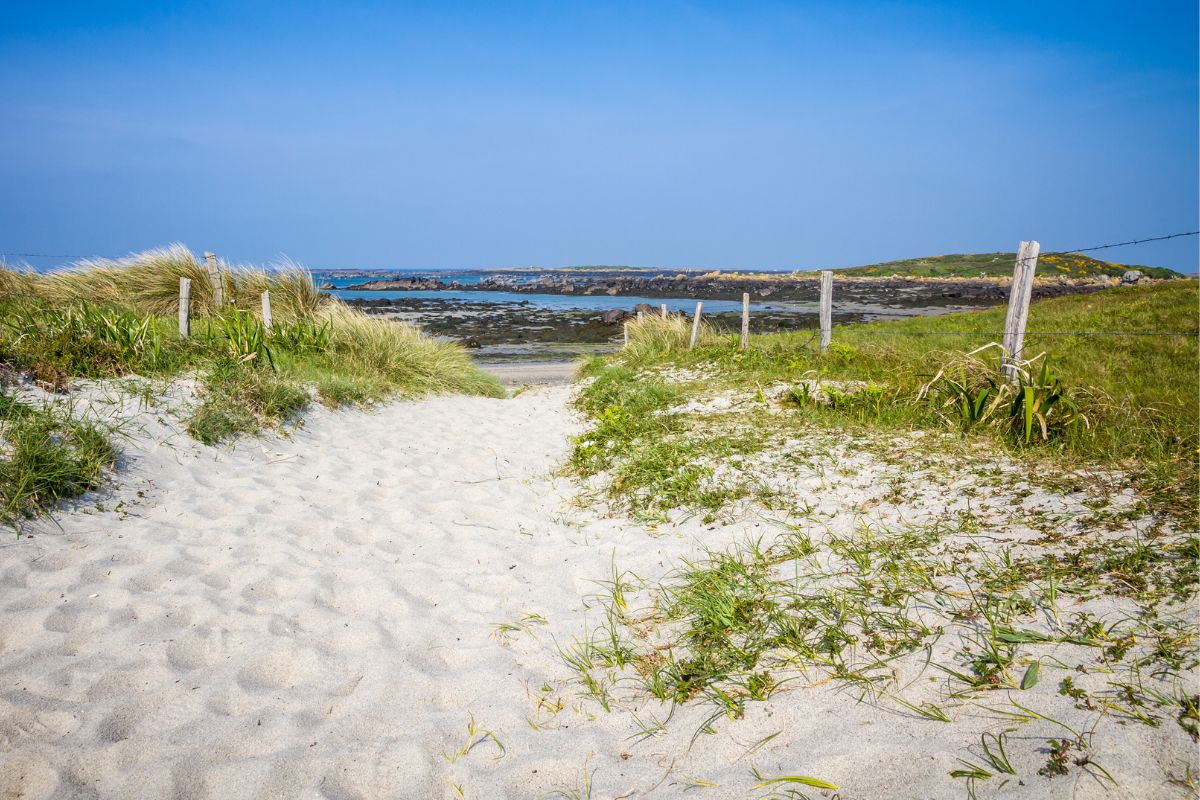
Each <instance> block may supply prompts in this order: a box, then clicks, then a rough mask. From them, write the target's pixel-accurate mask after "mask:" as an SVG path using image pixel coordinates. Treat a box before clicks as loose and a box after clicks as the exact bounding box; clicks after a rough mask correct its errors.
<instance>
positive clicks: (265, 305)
mask: <svg viewBox="0 0 1200 800" xmlns="http://www.w3.org/2000/svg"><path fill="white" fill-rule="evenodd" d="M262 311H263V328H265V329H266V330H267V332H268V333H269V332H270V331H271V293H270V292H269V291H266V292H263V293H262Z"/></svg>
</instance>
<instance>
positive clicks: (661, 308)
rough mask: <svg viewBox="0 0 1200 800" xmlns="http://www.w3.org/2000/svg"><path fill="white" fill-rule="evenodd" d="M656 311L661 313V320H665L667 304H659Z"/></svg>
mask: <svg viewBox="0 0 1200 800" xmlns="http://www.w3.org/2000/svg"><path fill="white" fill-rule="evenodd" d="M658 310H659V311H661V312H662V315H663V319H666V317H667V304H666V303H663V304H661V305H660V306H659V307H658Z"/></svg>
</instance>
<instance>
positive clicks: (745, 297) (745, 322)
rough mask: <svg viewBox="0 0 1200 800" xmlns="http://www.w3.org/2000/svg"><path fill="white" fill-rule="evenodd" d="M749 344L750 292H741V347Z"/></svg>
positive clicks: (744, 347) (743, 347)
mask: <svg viewBox="0 0 1200 800" xmlns="http://www.w3.org/2000/svg"><path fill="white" fill-rule="evenodd" d="M748 344H750V293H749V292H742V349H743V350H745V349H746V346H747V345H748Z"/></svg>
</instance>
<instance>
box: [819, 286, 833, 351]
mask: <svg viewBox="0 0 1200 800" xmlns="http://www.w3.org/2000/svg"><path fill="white" fill-rule="evenodd" d="M832 340H833V273H832V272H831V271H829V270H823V271H822V272H821V352H822V353H825V352H828V350H829V343H830V341H832Z"/></svg>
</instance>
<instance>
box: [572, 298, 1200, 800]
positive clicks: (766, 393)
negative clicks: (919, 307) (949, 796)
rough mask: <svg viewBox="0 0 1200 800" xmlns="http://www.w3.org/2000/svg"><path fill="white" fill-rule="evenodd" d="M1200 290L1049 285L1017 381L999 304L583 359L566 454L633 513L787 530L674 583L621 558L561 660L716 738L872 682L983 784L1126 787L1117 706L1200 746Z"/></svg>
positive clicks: (601, 693) (666, 332) (675, 330)
mask: <svg viewBox="0 0 1200 800" xmlns="http://www.w3.org/2000/svg"><path fill="white" fill-rule="evenodd" d="M1198 299H1200V296H1198V292H1197V285H1196V283H1195V282H1192V281H1181V282H1173V283H1170V284H1161V285H1156V286H1151V287H1145V286H1143V287H1137V288H1124V289H1120V290H1114V291H1111V292H1102V293H1098V294H1092V295H1087V296H1073V297H1065V298H1059V299H1052V300H1046V301H1042V302H1039V303H1036V304H1034V306H1033V308H1032V310H1031V314H1030V324H1029V326H1030V331H1031V335H1030V336H1029V338H1028V340H1027V345H1026V346H1027V348H1028V349H1027V351H1026V354H1025V355H1026V356H1027V358H1026V360H1025V362H1024V363H1023V365H1022V370H1021V371H1020V373H1019V375H1018V376H1017V381H1016V382H1015V383H1009V382H1008V381H1007V380H1004V379H1003V378H1002V377H1001V373H1000V370H999V366H1000V364H999V360H1000V353H999V348H998V347H997V346H996V345H995V344H994V342H995V341H997V340H998V339H999V336H998V332H999V331H1000V330H1001V328H1002V326H1003V314H1004V309H994V310H990V311H983V312H974V313H965V314H953V315H947V316H943V317H937V318H921V319H911V320H904V321H898V322H889V323H871V324H863V325H855V326H846V327H839V328H837V329H835V332H834V344H833V346H832V347H831V348H830V351H829V352H828V353H825V354H822V353H820V352H819V348H818V346H817V341H816V336H815V335H812V334H803V333H802V334H777V335H770V336H762V337H752V339H751V342H750V347H749V348H748V350H747V351H745V352H741V351H740V350H739V349H738V346H737V341H736V339H735V338H733V337H729V336H721V335H718V334H716V333H713V332H711V331H710V332H708V333H707V334H706V336H705V337H704V338H703V340H702V342H701V344H700V346H699V347H697V348H696V349H694V350H688V349H687V339H686V338H685V337H684V332H685V323H684V322H683V321H682V320H671V319H659V318H647V319H645V320H642V321H640V322H635V323H631V326H630V333H631V344H630V346H629V347H627V348H626V349H624V350H623V351H621V352H620V353H618V354H616V355H615V356H613V357H611V358H609V359H603V360H601V359H597V360H593V361H592V362H590V363H589V364H587V366H586V368H585V374H586V375H587V381H588V382H587V383H586V384H585V387H584V388H583V390H582V391H581V393H580V396H579V399H578V401H577V402H578V406H579V408H580V409H581V410H582V411H583V412H584V413H585V414H586V415H587V416H588V417H589V418H590V420H591V425H590V427H589V429H588V430H587V431H586V432H585V433H584V434H582V435H581V436H579V437H578V439H577V440H576V442H575V446H574V450H573V454H572V459H571V462H570V469H571V470H572V471H573V472H574V473H575V474H577V475H578V476H580V477H581V478H583V479H584V480H585V481H586V482H587V484H588V486H589V487H590V490H591V491H593V492H595V493H596V495H597V496H599V497H601V498H603V499H604V500H605V501H606V502H607V503H608V504H609V506H610V507H611V508H613V509H614V510H616V511H618V512H620V513H632V514H634V515H635V516H638V517H641V518H643V519H645V520H647V521H650V522H658V521H662V520H666V519H673V520H678V519H680V518H682V517H686V516H688V515H691V514H699V515H702V516H703V517H705V518H706V519H708V520H713V519H717V518H720V517H722V516H730V517H732V516H735V515H738V514H740V513H743V512H746V511H750V512H752V513H753V514H755V515H757V516H758V517H760V518H762V519H765V520H768V521H770V522H772V523H773V527H774V530H775V531H776V533H775V534H773V535H772V536H768V537H765V538H764V539H755V540H746V541H744V542H742V543H740V544H738V545H736V546H733V547H730V548H728V549H713V550H709V551H707V552H706V553H704V554H703V555H702V556H701V557H699V558H697V559H695V560H694V561H690V562H687V563H683V564H680V565H678V566H677V567H676V568H675V569H674V570H673V571H671V572H670V573H669V574H668V575H667V576H666V577H665V578H656V579H650V578H649V577H647V578H643V577H641V576H637V575H633V574H630V573H627V572H622V571H621V570H620V569H619V567H618V566H614V569H613V575H612V579H611V580H610V581H609V582H608V585H607V590H606V591H605V592H604V593H602V594H601V595H600V596H598V598H597V599H596V601H595V602H596V604H598V605H599V606H600V608H601V609H602V619H603V622H602V623H601V624H600V625H599V627H597V628H595V629H594V630H591V631H588V632H586V633H585V634H584V635H583V636H581V637H579V638H577V639H576V640H575V641H573V642H572V643H571V644H570V645H569V646H566V647H563V648H562V655H563V658H564V660H565V661H566V663H567V664H569V665H570V666H571V667H572V668H574V669H575V670H576V671H577V673H578V675H579V679H580V681H581V683H582V685H583V686H584V688H585V690H586V692H587V693H589V694H590V695H591V696H593V697H594V698H595V699H596V700H597V701H598V702H599V703H600V705H601V706H603V707H604V708H606V709H614V708H617V707H618V706H620V705H621V704H622V703H623V702H624V701H625V700H628V699H633V700H634V701H636V702H640V700H638V699H639V698H642V699H644V698H647V697H652V698H657V699H658V700H659V701H661V702H662V703H663V704H665V705H667V706H669V707H674V706H676V705H680V704H691V703H697V702H699V703H707V704H709V705H710V707H711V709H712V714H711V716H710V717H709V718H708V721H707V722H705V723H704V724H703V725H702V726H701V727H700V729H699V730H697V731H696V735H697V736H700V735H705V734H711V733H714V732H716V729H717V728H716V726H717V723H718V721H719V720H722V719H730V720H732V719H737V718H739V717H741V716H742V714H743V713H744V712H745V708H746V705H747V704H748V703H752V702H756V701H761V700H765V699H767V698H768V697H771V696H772V695H774V694H775V693H777V692H779V691H781V690H784V689H794V690H798V689H799V688H800V687H804V686H812V687H816V686H822V685H833V686H835V687H839V688H841V689H842V690H849V691H851V692H853V693H854V694H855V695H856V696H858V697H859V698H861V699H862V700H864V701H866V702H870V703H874V704H877V705H879V706H881V707H883V708H886V709H888V710H890V711H892V712H894V713H899V714H904V715H910V716H911V717H912V718H914V719H918V720H922V721H925V722H928V723H930V724H932V725H947V728H946V732H945V733H944V735H946V736H949V737H957V739H958V740H959V741H961V742H962V747H963V754H962V757H961V759H960V761H961V763H960V766H959V767H958V768H956V769H954V770H952V771H950V772H949V774H948V776H947V777H948V778H950V779H954V780H960V781H962V782H963V783H964V787H965V789H966V791H967V794H968V796H972V797H974V796H976V795H977V794H979V793H981V792H983V791H984V789H985V787H993V788H1000V787H1002V786H1003V785H1004V784H1005V783H1006V782H1008V781H1012V782H1013V783H1016V781H1018V780H1020V781H1024V782H1026V783H1028V782H1030V781H1033V780H1053V779H1055V778H1056V777H1057V776H1061V775H1063V774H1067V773H1068V772H1073V771H1081V772H1084V773H1088V774H1090V775H1091V776H1092V778H1093V779H1094V780H1096V781H1098V782H1100V783H1101V784H1112V783H1114V782H1116V781H1117V780H1118V779H1117V778H1115V777H1114V776H1113V775H1112V774H1111V773H1110V771H1109V768H1108V767H1107V766H1106V765H1105V759H1104V758H1103V757H1102V755H1101V754H1100V753H1099V752H1098V751H1097V749H1096V747H1095V742H1096V735H1097V731H1098V730H1102V729H1105V727H1106V726H1108V725H1112V724H1114V723H1115V724H1123V725H1134V724H1137V725H1146V726H1150V727H1165V726H1170V727H1173V728H1174V729H1175V731H1176V734H1177V735H1179V734H1180V733H1181V734H1182V735H1184V736H1186V737H1190V739H1191V740H1192V741H1195V739H1196V737H1197V736H1198V735H1200V728H1198V725H1200V718H1198V714H1200V697H1198V696H1197V695H1196V694H1195V683H1194V676H1195V671H1196V669H1197V667H1198V665H1200V631H1198V630H1197V624H1196V622H1197V621H1196V619H1195V615H1194V609H1195V603H1196V592H1197V575H1198V568H1200V538H1198V531H1197V527H1198V525H1197V516H1196V508H1197V499H1198V498H1197V471H1196V457H1197V452H1198V451H1200V450H1198V447H1200V411H1198V409H1200V398H1198V397H1197V391H1198V387H1197V375H1200V354H1198V352H1197V335H1196V314H1195V309H1196V304H1197V300H1198ZM1089 331H1090V332H1101V331H1102V332H1105V335H1092V334H1085V333H1083V332H1089ZM1060 332H1075V333H1070V334H1069V335H1061V334H1060ZM1147 332H1153V333H1155V334H1165V333H1174V334H1181V335H1170V336H1168V335H1154V336H1144V335H1140V334H1143V333H1147ZM1043 348H1044V351H1043ZM864 472H865V473H866V475H867V477H866V478H864V479H862V482H861V483H855V481H857V480H859V478H860V477H861V475H860V473H864ZM797 487H807V488H803V489H801V488H797ZM844 487H850V488H845V489H844V491H843V488H844ZM1026 498H1030V500H1028V501H1027V500H1026ZM964 499H965V500H966V503H965V504H964V503H963V502H962V501H963V500H964ZM1035 699H1036V700H1035ZM985 718H986V720H991V721H992V726H993V727H984V728H982V729H981V728H980V725H981V720H984V719H985ZM997 719H999V720H1001V721H1002V722H1003V727H1001V728H995V727H994V726H995V720H997ZM960 727H961V728H963V729H965V730H964V731H963V732H958V729H959V728H960ZM981 731H982V737H981ZM931 735H939V734H938V733H937V732H936V731H931ZM1188 769H1189V770H1190V767H1189V768H1188ZM1181 774H1182V771H1181ZM1188 776H1190V772H1189V773H1188ZM1188 776H1185V778H1186V779H1187V780H1190V777H1188ZM1164 779H1165V778H1164Z"/></svg>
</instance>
